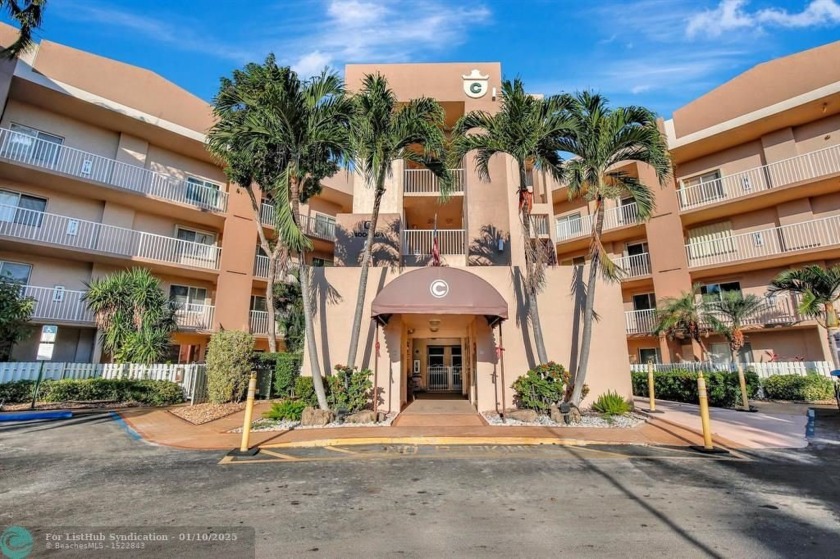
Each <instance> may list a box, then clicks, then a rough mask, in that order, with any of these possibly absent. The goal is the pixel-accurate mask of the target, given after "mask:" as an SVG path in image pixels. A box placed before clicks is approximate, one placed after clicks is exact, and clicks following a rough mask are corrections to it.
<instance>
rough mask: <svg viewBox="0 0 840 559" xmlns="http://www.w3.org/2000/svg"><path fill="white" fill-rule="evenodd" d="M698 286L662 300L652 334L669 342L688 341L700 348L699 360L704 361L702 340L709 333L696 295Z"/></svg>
mask: <svg viewBox="0 0 840 559" xmlns="http://www.w3.org/2000/svg"><path fill="white" fill-rule="evenodd" d="M699 292H700V286H699V285H694V286H693V287H692V288H691V291H688V292H683V294H682V295H680V296H679V297H668V298H666V299H663V300H662V301H661V302H660V303H659V305H658V306H657V309H656V327H655V328H654V329H653V333H654V334H656V335H657V336H660V335H664V336H665V337H666V338H668V339H669V340H674V339H680V340H684V339H688V340H690V341H692V342H695V343H696V344H697V345H698V346H699V347H700V360H701V361H702V360H704V359H705V358H706V355H707V354H708V351H707V350H706V344H705V343H703V338H704V337H705V336H706V335H707V334H708V333H709V327H708V325H707V324H708V321H707V320H705V315H706V309H705V307H704V305H703V302H702V301H701V299H700V297H699V296H698V293H699Z"/></svg>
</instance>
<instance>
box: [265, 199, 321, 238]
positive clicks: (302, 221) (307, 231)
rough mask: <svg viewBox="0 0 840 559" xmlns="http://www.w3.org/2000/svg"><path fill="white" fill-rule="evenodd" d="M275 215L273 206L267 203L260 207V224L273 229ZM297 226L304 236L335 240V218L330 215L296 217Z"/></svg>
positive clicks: (314, 214) (317, 214)
mask: <svg viewBox="0 0 840 559" xmlns="http://www.w3.org/2000/svg"><path fill="white" fill-rule="evenodd" d="M276 219H277V214H276V212H275V209H274V206H273V205H272V204H269V203H268V202H263V203H262V204H261V205H260V222H261V223H262V224H263V225H265V226H266V227H274V226H275V221H276ZM298 224H299V225H300V229H301V231H303V234H304V235H308V236H310V237H317V238H319V239H324V240H327V241H334V240H335V217H333V216H331V215H326V214H321V213H317V212H315V213H313V214H312V215H311V216H310V215H300V216H298Z"/></svg>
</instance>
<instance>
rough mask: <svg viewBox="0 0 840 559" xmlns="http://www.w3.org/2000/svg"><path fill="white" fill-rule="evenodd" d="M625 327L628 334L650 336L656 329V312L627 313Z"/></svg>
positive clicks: (650, 310)
mask: <svg viewBox="0 0 840 559" xmlns="http://www.w3.org/2000/svg"><path fill="white" fill-rule="evenodd" d="M624 327H625V329H626V330H627V333H628V334H650V333H652V332H653V330H654V329H655V328H656V311H655V310H654V309H645V310H640V311H625V313H624Z"/></svg>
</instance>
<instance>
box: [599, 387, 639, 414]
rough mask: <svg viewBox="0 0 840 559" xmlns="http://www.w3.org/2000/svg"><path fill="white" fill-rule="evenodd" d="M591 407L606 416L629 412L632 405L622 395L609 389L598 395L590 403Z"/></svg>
mask: <svg viewBox="0 0 840 559" xmlns="http://www.w3.org/2000/svg"><path fill="white" fill-rule="evenodd" d="M592 409H594V410H595V411H597V412H598V413H602V414H604V415H606V416H613V415H624V414H626V413H630V410H632V409H633V406H632V404H631V403H630V402H628V401H627V400H626V399H625V398H624V396H622V395H620V394H619V393H618V392H613V391H612V390H610V391H609V392H605V393H604V394H601V395H600V396H598V399H597V400H595V403H594V404H592Z"/></svg>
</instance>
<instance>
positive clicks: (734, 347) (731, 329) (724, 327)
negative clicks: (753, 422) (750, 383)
mask: <svg viewBox="0 0 840 559" xmlns="http://www.w3.org/2000/svg"><path fill="white" fill-rule="evenodd" d="M704 304H705V306H706V309H707V314H706V318H707V320H708V321H709V324H710V325H711V327H712V330H713V331H715V332H717V333H718V334H720V335H722V336H723V337H724V338H725V339H726V341H727V342H729V352H730V354H731V356H732V363H734V364H735V366H736V367H737V368H738V382H739V383H740V385H741V403H742V405H743V406H744V409H749V407H750V400H749V394H747V380H746V378H745V377H744V368H743V366H742V365H741V360H740V358H739V356H740V353H741V348H743V347H744V327H745V326H746V325H747V324H749V322H750V315H752V314H753V313H756V312H758V311H760V310H762V309H763V308H764V307H765V305H766V303H765V302H764V299H762V298H761V297H758V296H756V295H742V294H741V292H740V291H730V292H728V293H721V296H720V299H718V300H710V301H706V302H705V303H704Z"/></svg>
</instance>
